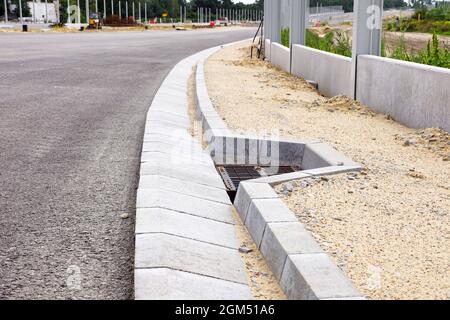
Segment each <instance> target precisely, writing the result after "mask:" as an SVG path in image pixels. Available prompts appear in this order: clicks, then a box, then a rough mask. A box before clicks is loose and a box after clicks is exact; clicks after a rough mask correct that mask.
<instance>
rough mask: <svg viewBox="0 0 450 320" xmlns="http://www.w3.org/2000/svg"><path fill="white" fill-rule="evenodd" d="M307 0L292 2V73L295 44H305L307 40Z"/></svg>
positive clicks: (290, 28)
mask: <svg viewBox="0 0 450 320" xmlns="http://www.w3.org/2000/svg"><path fill="white" fill-rule="evenodd" d="M307 8H308V1H307V0H294V1H291V2H290V11H291V21H290V25H289V44H290V45H289V47H290V56H291V58H290V59H291V60H290V70H289V71H290V73H292V59H293V51H294V50H293V45H294V44H301V45H305V42H306V19H307V16H306V15H307Z"/></svg>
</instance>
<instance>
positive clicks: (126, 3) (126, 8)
mask: <svg viewBox="0 0 450 320" xmlns="http://www.w3.org/2000/svg"><path fill="white" fill-rule="evenodd" d="M125 15H126V17H125V19H126V20H127V23H128V1H125Z"/></svg>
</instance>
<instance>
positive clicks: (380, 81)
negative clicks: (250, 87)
mask: <svg viewBox="0 0 450 320" xmlns="http://www.w3.org/2000/svg"><path fill="white" fill-rule="evenodd" d="M282 1H283V2H285V1H286V2H287V3H288V8H289V12H290V13H291V15H290V19H289V24H288V25H289V28H290V48H287V47H283V46H282V45H281V44H280V43H281V35H280V33H281V29H282V28H283V25H286V21H284V22H283V21H281V20H282V19H285V18H283V15H282V14H281V12H282V10H283V9H282V8H283V6H282V5H281V4H282V3H281V2H282ZM377 4H378V5H377ZM264 5H265V19H264V20H265V26H264V27H265V29H264V36H265V41H264V43H265V45H266V47H265V52H266V58H268V59H269V60H270V61H271V63H272V64H274V65H275V66H277V67H279V68H280V69H282V70H284V71H286V72H290V73H292V74H295V75H297V76H301V77H303V78H305V79H306V80H312V81H315V82H316V83H317V84H318V89H319V91H320V92H322V93H323V94H324V95H327V96H334V95H339V94H345V95H347V96H349V97H351V98H354V99H358V100H360V101H361V102H362V103H364V104H366V105H368V106H369V107H371V108H373V109H374V110H376V111H378V112H382V113H386V114H389V115H391V116H392V117H393V118H394V119H396V120H397V121H399V122H401V123H403V124H405V125H407V126H410V127H415V128H422V127H440V128H443V129H444V130H446V131H450V90H448V85H449V83H450V70H449V69H444V68H438V67H431V66H426V65H420V64H417V63H412V62H405V61H397V60H393V59H388V58H382V57H379V56H380V53H381V24H382V14H383V10H382V7H381V5H382V1H381V0H380V1H378V0H355V6H354V12H353V14H352V21H353V30H352V57H351V58H348V57H344V56H341V55H337V54H333V53H329V52H324V51H320V50H316V49H312V48H308V47H306V46H305V43H306V40H305V38H306V26H307V24H308V4H307V1H302V0H299V1H296V0H293V1H289V0H265V1H264Z"/></svg>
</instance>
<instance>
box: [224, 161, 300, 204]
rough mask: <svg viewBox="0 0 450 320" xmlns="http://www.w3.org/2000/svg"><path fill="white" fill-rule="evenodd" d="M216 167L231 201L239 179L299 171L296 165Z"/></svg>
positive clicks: (234, 195) (244, 179)
mask: <svg viewBox="0 0 450 320" xmlns="http://www.w3.org/2000/svg"><path fill="white" fill-rule="evenodd" d="M216 169H217V171H218V172H219V174H220V176H221V177H222V180H223V182H224V184H225V187H226V188H227V193H228V196H229V197H230V200H231V202H234V198H235V197H236V192H237V190H238V188H239V183H240V182H241V181H246V180H251V179H257V178H261V177H267V176H273V175H277V174H283V173H290V172H295V171H300V167H297V166H280V167H269V166H252V165H246V166H243V165H217V166H216Z"/></svg>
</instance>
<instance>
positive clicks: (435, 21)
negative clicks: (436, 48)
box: [385, 4, 450, 35]
mask: <svg viewBox="0 0 450 320" xmlns="http://www.w3.org/2000/svg"><path fill="white" fill-rule="evenodd" d="M385 28H386V30H387V31H401V32H423V33H436V34H439V35H450V5H448V4H441V5H440V6H438V7H437V8H433V9H427V8H426V7H421V8H418V9H416V11H415V12H414V14H413V15H412V16H411V17H410V18H402V19H398V20H396V19H393V20H390V21H388V22H387V23H386V26H385Z"/></svg>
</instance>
